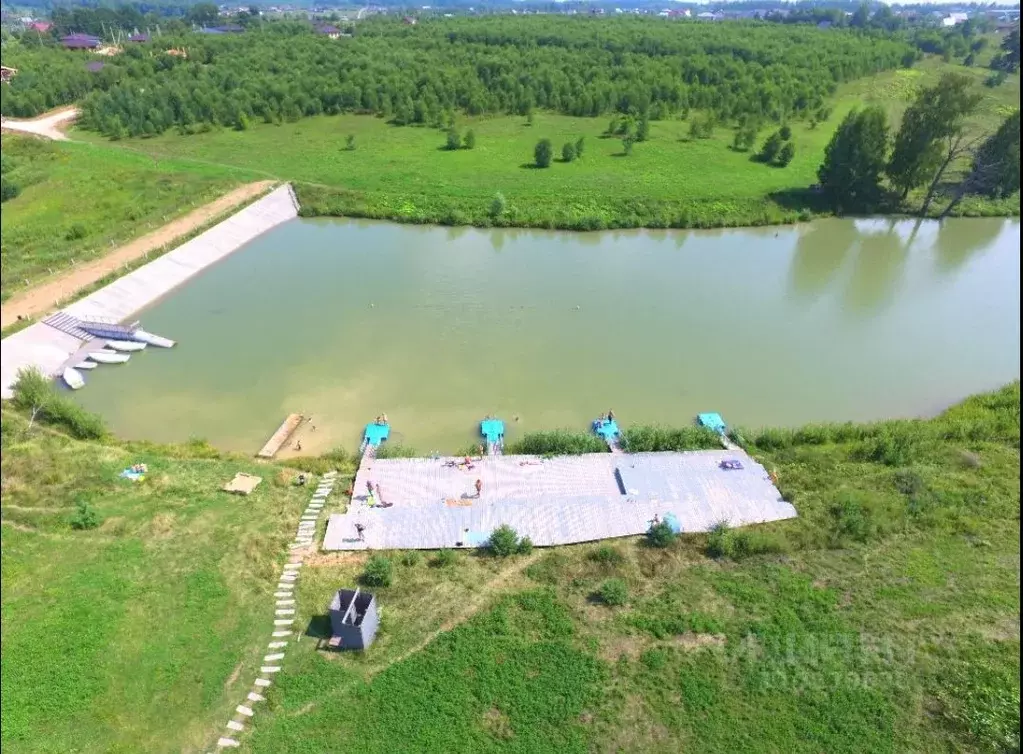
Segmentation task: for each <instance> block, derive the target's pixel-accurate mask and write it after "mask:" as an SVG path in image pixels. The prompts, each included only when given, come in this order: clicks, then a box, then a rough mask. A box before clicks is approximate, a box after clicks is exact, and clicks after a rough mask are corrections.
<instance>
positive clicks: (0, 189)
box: [0, 176, 21, 203]
mask: <svg viewBox="0 0 1023 754" xmlns="http://www.w3.org/2000/svg"><path fill="white" fill-rule="evenodd" d="M20 193H21V186H19V185H18V184H17V183H15V182H14V181H11V180H8V179H7V176H0V203H2V202H6V201H8V200H10V199H13V198H15V197H16V196H17V195H18V194H20Z"/></svg>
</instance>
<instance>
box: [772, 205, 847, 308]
mask: <svg viewBox="0 0 1023 754" xmlns="http://www.w3.org/2000/svg"><path fill="white" fill-rule="evenodd" d="M859 237H860V234H859V232H858V231H857V230H856V227H855V226H854V225H853V224H852V223H848V222H832V221H823V222H821V223H817V224H814V225H806V226H802V227H801V228H800V232H799V239H798V240H797V241H796V250H795V253H794V254H793V255H792V266H791V273H790V275H789V287H790V290H791V291H792V292H793V293H794V294H796V295H797V296H799V297H803V298H816V297H817V296H818V295H819V294H820V293H822V292H823V291H824V289H826V288H827V287H828V286H829V285H831V284H832V283H833V282H834V280H835V278H836V277H837V276H838V272H839V270H841V269H842V266H843V265H844V264H845V260H846V257H847V256H848V255H849V251H850V249H852V248H853V247H854V246H855V245H856V244H857V242H858V240H859Z"/></svg>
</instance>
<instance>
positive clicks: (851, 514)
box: [830, 493, 876, 542]
mask: <svg viewBox="0 0 1023 754" xmlns="http://www.w3.org/2000/svg"><path fill="white" fill-rule="evenodd" d="M830 513H831V516H832V518H833V519H834V523H833V532H834V539H835V540H836V541H840V540H842V539H846V538H848V539H853V540H855V541H857V542H866V541H867V540H868V539H870V537H871V536H872V535H873V534H874V532H875V530H876V525H875V523H874V520H873V512H872V510H871V508H870V506H869V505H867V503H866V501H865V500H863V499H862V498H860V497H859V496H856V495H854V494H852V493H843V494H842V495H841V496H840V497H839V498H838V500H836V501H835V502H834V503H833V504H832V506H831V509H830Z"/></svg>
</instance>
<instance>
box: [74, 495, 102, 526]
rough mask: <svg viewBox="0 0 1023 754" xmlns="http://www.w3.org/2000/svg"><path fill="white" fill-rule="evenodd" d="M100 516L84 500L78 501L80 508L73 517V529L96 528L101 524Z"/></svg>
mask: <svg viewBox="0 0 1023 754" xmlns="http://www.w3.org/2000/svg"><path fill="white" fill-rule="evenodd" d="M99 523H100V521H99V516H97V515H96V511H94V510H93V509H92V506H91V505H89V504H88V503H87V502H85V501H84V500H80V501H78V510H77V512H76V513H75V515H74V516H73V517H72V518H71V528H72V529H95V528H96V527H97V526H99Z"/></svg>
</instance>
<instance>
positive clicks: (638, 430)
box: [622, 427, 721, 453]
mask: <svg viewBox="0 0 1023 754" xmlns="http://www.w3.org/2000/svg"><path fill="white" fill-rule="evenodd" d="M720 447H721V439H720V437H719V436H718V435H717V433H716V432H713V431H711V430H709V429H707V428H706V427H670V428H669V427H629V428H628V429H626V430H625V431H624V432H623V433H622V448H623V449H624V450H626V451H628V452H629V453H651V452H658V451H667V450H672V451H680V450H708V449H711V448H720Z"/></svg>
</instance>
